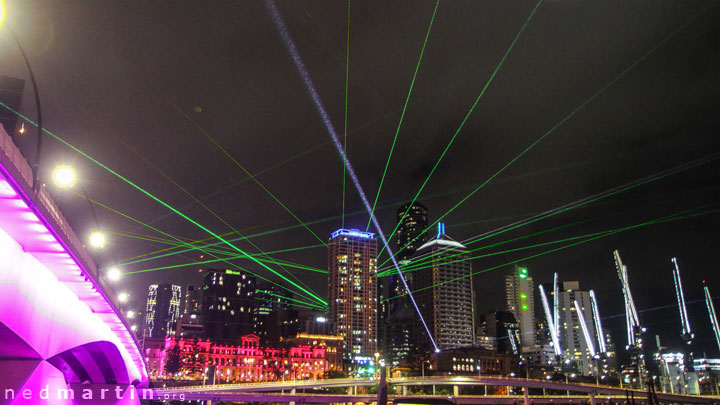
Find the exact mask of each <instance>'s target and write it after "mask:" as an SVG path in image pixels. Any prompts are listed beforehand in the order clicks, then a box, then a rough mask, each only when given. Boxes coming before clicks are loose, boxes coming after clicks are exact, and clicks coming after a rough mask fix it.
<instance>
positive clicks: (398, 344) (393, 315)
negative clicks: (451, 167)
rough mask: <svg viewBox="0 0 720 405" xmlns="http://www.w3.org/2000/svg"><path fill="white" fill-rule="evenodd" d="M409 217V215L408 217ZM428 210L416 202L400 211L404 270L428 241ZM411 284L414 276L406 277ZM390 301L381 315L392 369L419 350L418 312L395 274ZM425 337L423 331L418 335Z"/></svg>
mask: <svg viewBox="0 0 720 405" xmlns="http://www.w3.org/2000/svg"><path fill="white" fill-rule="evenodd" d="M406 213H407V214H406ZM427 225H428V210H427V208H425V206H423V205H422V204H420V203H418V202H416V203H414V204H412V205H410V204H409V203H408V204H405V205H404V206H402V207H400V209H398V211H397V251H396V252H395V256H396V257H397V259H398V261H399V263H400V265H401V266H403V265H407V264H408V263H409V261H410V258H411V257H412V255H413V254H414V253H415V251H416V250H417V248H418V247H420V246H422V245H423V244H424V243H425V242H426V241H427V232H426V228H427ZM405 277H406V278H407V279H408V282H409V281H410V279H411V278H412V274H407V275H406V276H405ZM386 282H387V285H386V291H387V293H386V294H387V297H388V298H389V299H390V300H389V301H388V302H387V303H386V304H385V305H384V308H383V309H384V311H383V312H382V325H383V326H384V330H383V331H381V332H382V335H383V338H384V339H383V343H384V345H383V355H384V356H385V358H386V359H387V360H388V362H389V363H390V365H392V366H395V367H397V366H400V365H401V363H404V362H405V361H406V360H407V359H408V356H409V355H410V353H411V352H412V349H413V347H415V346H417V344H416V342H415V341H414V339H413V336H414V333H413V323H414V318H415V316H416V315H415V309H414V308H412V303H411V302H410V300H409V299H408V297H407V296H405V295H403V294H405V292H406V289H405V286H404V285H403V283H402V280H400V276H399V275H397V274H396V273H393V274H391V275H390V276H389V277H388V278H387V281H386ZM419 332H420V333H424V331H419Z"/></svg>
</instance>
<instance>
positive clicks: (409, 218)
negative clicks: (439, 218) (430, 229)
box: [395, 202, 428, 260]
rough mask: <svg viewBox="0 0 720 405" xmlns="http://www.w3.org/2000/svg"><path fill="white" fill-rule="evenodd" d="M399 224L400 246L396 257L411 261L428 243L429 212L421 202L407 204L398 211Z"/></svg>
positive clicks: (398, 236)
mask: <svg viewBox="0 0 720 405" xmlns="http://www.w3.org/2000/svg"><path fill="white" fill-rule="evenodd" d="M406 212H407V214H406V215H405V213H406ZM397 223H398V226H397V242H398V246H397V252H395V255H396V256H397V257H398V259H399V260H409V259H410V258H411V257H412V255H413V254H414V253H415V251H416V250H417V249H418V248H419V247H420V246H422V245H423V244H425V242H426V241H427V231H426V229H427V226H428V210H427V208H425V206H424V205H422V204H420V203H419V202H415V203H414V204H413V205H410V204H409V203H408V204H405V205H403V206H402V207H401V208H400V209H399V210H398V211H397Z"/></svg>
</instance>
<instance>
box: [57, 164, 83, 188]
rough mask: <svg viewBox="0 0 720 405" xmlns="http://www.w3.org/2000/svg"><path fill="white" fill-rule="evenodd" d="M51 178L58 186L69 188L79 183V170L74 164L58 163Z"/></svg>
mask: <svg viewBox="0 0 720 405" xmlns="http://www.w3.org/2000/svg"><path fill="white" fill-rule="evenodd" d="M51 178H52V182H53V184H55V185H56V186H58V187H60V188H64V189H69V188H71V187H72V186H74V185H75V183H77V172H76V171H75V169H74V168H73V167H72V166H69V165H58V166H56V167H55V169H53V171H52V174H51Z"/></svg>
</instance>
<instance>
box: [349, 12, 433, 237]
mask: <svg viewBox="0 0 720 405" xmlns="http://www.w3.org/2000/svg"><path fill="white" fill-rule="evenodd" d="M439 5H440V0H437V2H436V3H435V9H433V13H432V17H430V24H428V28H427V32H426V33H425V40H424V41H423V44H422V48H420V57H419V58H418V61H417V64H415V71H414V72H413V76H412V80H411V81H410V88H409V89H408V93H407V96H406V97H405V104H404V105H403V108H402V112H401V113H400V120H399V121H398V124H397V128H396V129H395V137H394V138H393V141H392V145H391V146H390V153H389V154H388V157H387V161H386V162H385V168H384V169H383V174H382V177H381V178H380V185H379V186H378V191H377V193H375V201H373V205H372V209H371V210H370V218H368V223H367V226H366V227H365V232H367V231H368V229H370V224H371V223H372V217H373V214H374V213H375V206H376V205H377V202H378V198H380V192H381V191H382V187H383V183H385V176H386V175H387V171H388V167H389V166H390V159H391V158H392V155H393V151H394V150H395V143H396V142H397V139H398V135H399V134H400V127H402V123H403V119H404V118H405V111H406V110H407V106H408V103H409V102H410V95H412V91H413V87H414V86H415V79H416V78H417V74H418V71H419V70H420V62H422V59H423V55H424V54H425V47H426V46H427V43H428V39H429V38H430V31H432V26H433V22H435V15H436V14H437V9H438V6H439ZM346 156H347V155H346ZM343 167H344V166H343ZM388 240H390V238H388Z"/></svg>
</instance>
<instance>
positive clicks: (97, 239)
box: [88, 231, 106, 248]
mask: <svg viewBox="0 0 720 405" xmlns="http://www.w3.org/2000/svg"><path fill="white" fill-rule="evenodd" d="M88 241H89V242H90V246H92V247H94V248H101V247H103V246H105V242H106V239H105V234H103V233H102V232H100V231H95V232H92V233H91V234H90V236H88Z"/></svg>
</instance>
